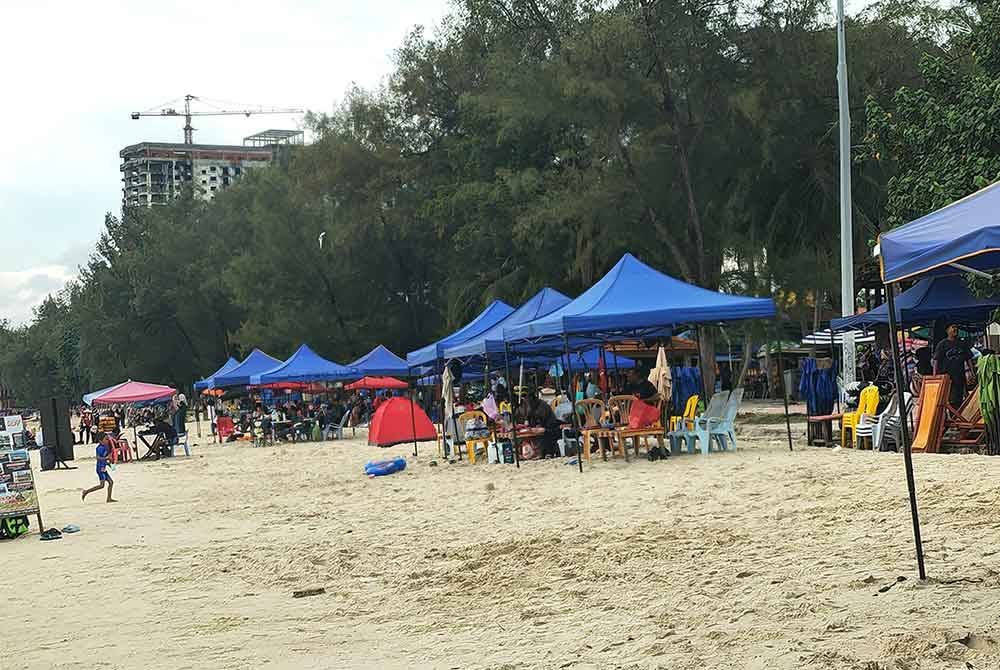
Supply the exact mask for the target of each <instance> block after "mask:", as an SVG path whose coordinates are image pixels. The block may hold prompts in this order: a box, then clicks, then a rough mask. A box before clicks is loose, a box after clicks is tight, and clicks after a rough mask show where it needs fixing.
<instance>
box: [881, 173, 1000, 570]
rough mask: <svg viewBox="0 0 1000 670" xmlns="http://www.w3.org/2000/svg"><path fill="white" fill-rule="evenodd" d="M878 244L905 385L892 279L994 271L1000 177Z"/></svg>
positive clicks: (920, 560) (907, 448)
mask: <svg viewBox="0 0 1000 670" xmlns="http://www.w3.org/2000/svg"><path fill="white" fill-rule="evenodd" d="M878 249H879V251H878V252H879V256H880V260H881V266H882V281H883V282H884V284H885V288H886V304H887V309H888V315H889V330H890V333H891V336H890V337H889V343H890V346H891V348H892V358H893V366H894V368H895V370H894V372H895V378H896V387H897V388H905V386H904V381H903V368H902V362H901V360H900V352H899V342H898V341H897V338H896V336H895V333H896V331H897V327H898V325H899V324H898V323H897V319H896V316H897V311H896V305H895V302H896V296H895V295H894V287H893V286H892V284H894V283H896V282H899V281H902V280H905V279H911V278H916V277H919V276H922V275H938V274H958V273H962V272H968V273H972V274H977V275H987V276H990V277H992V274H991V272H992V271H994V270H996V269H997V268H998V267H1000V182H997V183H995V184H993V185H991V186H988V187H986V188H984V189H982V190H980V191H977V192H976V193H973V194H971V195H969V196H967V197H965V198H962V199H961V200H958V201H956V202H953V203H952V204H950V205H948V206H946V207H943V208H941V209H939V210H937V211H936V212H932V213H930V214H928V215H926V216H924V217H921V218H919V219H917V220H915V221H911V222H910V223H908V224H906V225H904V226H900V227H899V228H896V229H895V230H891V231H889V232H888V233H885V234H884V235H881V236H880V237H879V247H878ZM900 316H901V315H900ZM897 404H898V406H899V424H900V433H901V435H900V436H901V437H902V443H903V463H904V467H905V469H906V487H907V492H908V494H909V498H910V519H911V521H912V524H913V543H914V546H915V548H916V554H917V571H918V573H919V575H920V579H926V578H927V573H926V571H925V569H924V551H923V542H922V541H921V538H920V517H919V513H918V511H917V492H916V482H915V479H914V476H913V456H912V449H911V445H910V435H909V426H908V425H907V422H906V417H905V407H904V403H902V402H900V403H897Z"/></svg>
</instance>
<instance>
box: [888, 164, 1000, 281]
mask: <svg viewBox="0 0 1000 670" xmlns="http://www.w3.org/2000/svg"><path fill="white" fill-rule="evenodd" d="M879 255H880V256H881V259H882V279H883V281H885V283H887V284H889V283H893V282H898V281H901V280H903V279H908V278H912V277H916V276H918V275H923V274H958V273H961V272H968V271H970V270H971V271H979V272H989V271H992V270H993V269H995V268H997V267H1000V182H997V183H995V184H993V185H992V186H987V187H986V188H984V189H982V190H980V191H977V192H975V193H973V194H972V195H970V196H968V197H965V198H962V199H961V200H958V201H956V202H953V203H951V204H950V205H948V206H947V207H942V208H941V209H939V210H937V211H936V212H932V213H930V214H928V215H927V216H924V217H921V218H919V219H917V220H916V221H911V222H910V223H908V224H906V225H905V226H900V227H899V228H896V229H895V230H891V231H889V232H888V233H885V234H883V235H881V236H880V237H879Z"/></svg>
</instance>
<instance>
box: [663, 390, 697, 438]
mask: <svg viewBox="0 0 1000 670" xmlns="http://www.w3.org/2000/svg"><path fill="white" fill-rule="evenodd" d="M698 400H699V396H698V394H697V393H696V394H694V395H693V396H691V397H690V398H688V399H687V402H686V403H684V413H683V414H681V415H680V416H672V417H670V423H668V424H667V425H668V426H670V430H680V429H684V428H686V429H691V428H693V427H694V416H695V413H696V412H697V411H698Z"/></svg>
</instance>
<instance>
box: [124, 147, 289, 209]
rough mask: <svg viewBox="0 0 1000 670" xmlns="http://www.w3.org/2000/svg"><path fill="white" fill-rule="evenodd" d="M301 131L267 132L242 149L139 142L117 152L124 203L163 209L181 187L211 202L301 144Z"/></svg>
mask: <svg viewBox="0 0 1000 670" xmlns="http://www.w3.org/2000/svg"><path fill="white" fill-rule="evenodd" d="M302 142H303V133H302V131H301V130H268V131H265V132H262V133H257V134H256V135H251V136H249V137H246V138H244V140H243V145H225V144H173V143H170V142H140V143H139V144H133V145H131V146H127V147H125V148H124V149H122V150H121V151H120V152H119V154H118V155H119V156H120V157H121V159H122V164H121V172H122V205H123V206H124V207H150V206H152V205H163V204H166V203H168V202H170V200H171V199H172V198H174V197H176V196H177V195H179V194H180V193H181V191H182V190H183V189H184V188H185V187H188V188H191V189H192V190H193V192H194V194H195V195H196V196H198V197H201V198H204V199H206V200H211V199H212V198H213V197H214V196H215V194H216V193H217V192H219V191H221V190H223V189H225V188H226V187H227V186H230V185H231V184H233V183H235V182H236V181H237V180H239V179H240V178H241V177H242V176H243V175H245V174H246V173H247V171H249V170H253V169H256V168H260V167H264V166H266V165H269V164H270V163H271V162H272V161H273V160H275V159H276V158H277V156H278V154H279V152H281V151H282V150H287V149H286V148H287V147H288V146H294V145H301V144H302Z"/></svg>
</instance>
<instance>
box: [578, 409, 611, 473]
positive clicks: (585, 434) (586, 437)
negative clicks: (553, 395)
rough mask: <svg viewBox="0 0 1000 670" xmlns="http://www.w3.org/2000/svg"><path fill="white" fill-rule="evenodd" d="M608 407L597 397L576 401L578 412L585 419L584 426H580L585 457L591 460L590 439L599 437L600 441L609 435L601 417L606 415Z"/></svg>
mask: <svg viewBox="0 0 1000 670" xmlns="http://www.w3.org/2000/svg"><path fill="white" fill-rule="evenodd" d="M605 410H606V408H605V406H604V402H603V401H601V400H597V399H595V398H587V399H585V400H577V401H576V412H577V414H579V415H580V416H581V418H582V419H583V426H582V427H581V428H580V444H581V448H582V449H583V457H584V458H586V459H587V460H588V461H589V460H590V440H591V438H593V437H596V438H597V441H598V443H600V441H601V439H602V438H604V437H607V435H606V434H603V433H607V431H606V430H605V428H604V427H603V426H601V417H602V416H604V412H605Z"/></svg>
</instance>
